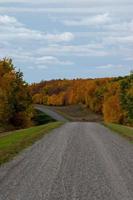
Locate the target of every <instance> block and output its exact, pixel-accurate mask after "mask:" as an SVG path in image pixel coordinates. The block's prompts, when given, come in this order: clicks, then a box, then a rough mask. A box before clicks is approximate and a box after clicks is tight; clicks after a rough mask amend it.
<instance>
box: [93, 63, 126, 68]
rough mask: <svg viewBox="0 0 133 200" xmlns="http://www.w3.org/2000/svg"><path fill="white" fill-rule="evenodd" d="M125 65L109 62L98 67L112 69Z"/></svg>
mask: <svg viewBox="0 0 133 200" xmlns="http://www.w3.org/2000/svg"><path fill="white" fill-rule="evenodd" d="M123 67H124V66H123V65H114V64H107V65H102V66H96V68H98V69H112V68H117V69H118V68H123Z"/></svg>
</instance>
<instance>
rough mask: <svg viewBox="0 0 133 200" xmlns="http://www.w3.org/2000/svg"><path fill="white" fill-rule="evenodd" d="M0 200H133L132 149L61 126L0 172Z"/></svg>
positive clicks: (86, 128)
mask: <svg viewBox="0 0 133 200" xmlns="http://www.w3.org/2000/svg"><path fill="white" fill-rule="evenodd" d="M0 200H133V145H132V144H130V143H129V142H128V141H126V140H125V139H123V138H121V137H120V136H119V135H117V134H114V133H112V132H111V131H109V130H108V129H107V128H105V127H104V126H102V125H100V124H98V123H88V122H85V123H83V122H78V123H77V122H71V123H70V122H69V123H66V124H64V125H63V126H62V127H60V128H58V129H55V130H54V131H52V132H51V133H50V134H47V135H46V136H45V137H44V138H43V139H41V140H40V141H38V142H36V143H35V144H34V145H33V146H32V147H30V148H28V149H27V150H25V151H23V153H21V154H20V155H18V156H17V157H16V158H15V159H14V160H13V161H11V162H9V163H7V164H5V165H3V166H2V167H1V168H0Z"/></svg>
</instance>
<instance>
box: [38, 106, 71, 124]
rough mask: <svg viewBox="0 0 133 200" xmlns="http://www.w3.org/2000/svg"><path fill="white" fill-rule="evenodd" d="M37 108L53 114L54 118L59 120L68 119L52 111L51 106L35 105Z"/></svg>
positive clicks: (64, 120) (50, 114)
mask: <svg viewBox="0 0 133 200" xmlns="http://www.w3.org/2000/svg"><path fill="white" fill-rule="evenodd" d="M34 107H35V108H36V109H38V110H40V111H42V112H44V113H46V114H47V115H49V116H51V117H52V118H53V119H55V120H57V121H63V122H66V121H67V119H65V118H64V117H63V116H62V115H60V114H58V113H56V112H54V111H52V110H51V109H50V108H49V106H43V105H35V106H34Z"/></svg>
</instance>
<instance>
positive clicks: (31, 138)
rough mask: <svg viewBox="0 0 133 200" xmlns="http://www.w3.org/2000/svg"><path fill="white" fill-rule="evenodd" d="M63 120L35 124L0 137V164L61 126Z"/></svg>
mask: <svg viewBox="0 0 133 200" xmlns="http://www.w3.org/2000/svg"><path fill="white" fill-rule="evenodd" d="M62 124H63V123H62V122H52V123H48V124H46V125H41V126H35V127H31V128H28V129H22V130H19V131H13V132H9V133H6V135H3V136H1V137H0V165H1V164H3V163H4V162H6V161H9V160H10V159H12V158H13V157H14V156H15V155H16V154H18V153H19V152H20V151H21V150H23V149H25V148H26V147H28V146H30V145H32V144H33V143H34V142H35V141H37V140H39V139H40V138H42V137H43V136H44V135H45V134H46V133H48V132H50V131H51V130H53V129H55V128H58V127H59V126H61V125H62Z"/></svg>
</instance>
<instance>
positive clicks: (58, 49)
mask: <svg viewBox="0 0 133 200" xmlns="http://www.w3.org/2000/svg"><path fill="white" fill-rule="evenodd" d="M37 53H38V54H40V55H41V54H42V55H43V54H45V55H48V54H50V55H60V56H94V57H104V56H108V55H109V53H108V52H107V51H105V50H104V49H103V46H102V45H101V46H100V45H99V44H90V45H89V44H86V45H51V46H48V47H43V48H40V49H39V50H38V51H37Z"/></svg>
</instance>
